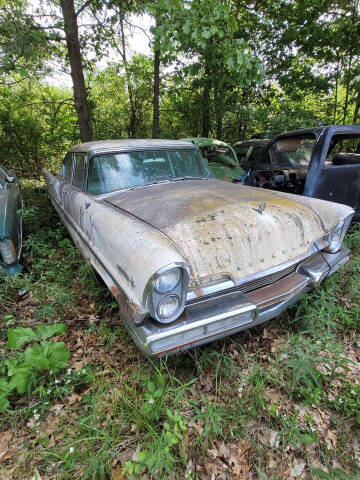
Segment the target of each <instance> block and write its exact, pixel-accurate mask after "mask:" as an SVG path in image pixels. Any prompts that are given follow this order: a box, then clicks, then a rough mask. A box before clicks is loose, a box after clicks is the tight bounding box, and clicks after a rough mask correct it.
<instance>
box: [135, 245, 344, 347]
mask: <svg viewBox="0 0 360 480" xmlns="http://www.w3.org/2000/svg"><path fill="white" fill-rule="evenodd" d="M349 256H350V251H349V250H348V249H347V248H342V249H341V250H340V251H339V252H338V253H333V254H331V253H325V252H321V253H320V252H319V253H316V254H315V255H312V256H311V257H310V258H308V259H306V260H304V261H303V262H301V263H300V264H299V266H298V267H297V270H296V272H294V273H291V274H289V275H287V276H286V277H283V278H282V279H281V280H279V281H277V282H274V283H272V284H271V285H268V286H266V287H262V288H258V289H257V290H253V291H250V292H248V293H246V294H243V293H242V292H240V291H235V292H234V291H231V292H226V290H224V291H222V292H219V294H218V295H216V296H215V297H211V298H204V299H201V298H199V300H198V301H197V302H196V303H191V304H190V305H187V306H186V308H185V310H184V312H183V314H182V315H181V316H180V317H179V318H178V319H177V320H176V321H175V322H173V323H171V324H170V325H163V324H160V323H158V322H156V321H154V320H152V319H146V320H144V321H143V323H142V324H141V325H135V324H130V323H126V327H127V329H128V330H129V333H130V334H131V336H132V337H133V339H134V341H135V343H136V344H137V345H138V346H139V347H140V348H141V350H142V351H143V352H144V353H145V354H146V355H148V356H161V355H166V354H168V353H175V352H176V351H179V350H186V349H187V348H190V347H193V346H197V345H202V344H204V343H208V342H210V341H214V340H218V339H220V338H223V337H226V336H228V335H231V334H233V333H237V332H240V331H241V330H245V329H246V328H250V327H253V326H255V325H258V324H260V323H262V322H265V321H267V320H270V319H272V318H274V317H276V316H278V315H279V314H280V313H282V312H283V311H284V310H286V309H287V308H288V307H289V306H290V305H292V304H293V303H295V302H296V301H298V300H299V299H300V298H301V297H302V296H303V295H304V294H305V293H306V292H307V291H309V290H310V289H311V288H313V287H314V286H317V285H319V284H320V283H321V282H322V281H323V280H324V279H325V278H326V277H328V276H329V275H332V274H333V273H334V272H335V271H336V270H338V268H339V267H340V266H341V265H343V264H345V263H346V262H347V261H348V260H349Z"/></svg>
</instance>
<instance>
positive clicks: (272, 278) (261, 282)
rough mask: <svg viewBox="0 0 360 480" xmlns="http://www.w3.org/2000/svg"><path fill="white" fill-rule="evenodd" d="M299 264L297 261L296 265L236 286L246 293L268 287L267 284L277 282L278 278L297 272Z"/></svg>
mask: <svg viewBox="0 0 360 480" xmlns="http://www.w3.org/2000/svg"><path fill="white" fill-rule="evenodd" d="M297 266H298V264H297V263H295V264H294V265H290V267H287V268H284V270H281V271H280V272H275V273H271V274H270V275H265V276H264V277H260V278H258V279H256V280H253V281H251V282H246V283H243V284H242V285H238V286H236V287H234V288H236V289H238V290H240V291H241V292H242V293H246V292H251V290H256V289H257V288H261V287H266V285H270V284H271V283H274V282H277V281H278V280H280V279H282V278H284V277H286V275H289V274H290V273H293V272H295V270H296V268H297Z"/></svg>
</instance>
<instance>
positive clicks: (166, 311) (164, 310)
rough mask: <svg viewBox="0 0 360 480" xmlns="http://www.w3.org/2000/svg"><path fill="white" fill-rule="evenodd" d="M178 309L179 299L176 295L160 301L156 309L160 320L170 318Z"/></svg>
mask: <svg viewBox="0 0 360 480" xmlns="http://www.w3.org/2000/svg"><path fill="white" fill-rule="evenodd" d="M179 307H180V299H179V297H178V296H176V295H169V296H168V297H165V298H163V299H162V300H161V302H160V303H159V305H158V307H157V311H158V315H159V317H161V318H171V317H172V316H173V315H174V314H175V313H176V311H177V310H178V308H179Z"/></svg>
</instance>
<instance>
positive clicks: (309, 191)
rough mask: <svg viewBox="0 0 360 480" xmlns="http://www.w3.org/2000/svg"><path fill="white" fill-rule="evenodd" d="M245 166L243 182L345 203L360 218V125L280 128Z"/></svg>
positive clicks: (356, 217)
mask: <svg viewBox="0 0 360 480" xmlns="http://www.w3.org/2000/svg"><path fill="white" fill-rule="evenodd" d="M247 167H248V171H247V174H246V175H245V176H244V177H243V179H242V183H244V184H245V185H251V186H257V187H261V188H268V189H271V190H276V191H281V192H288V193H296V194H299V195H305V196H307V197H314V198H321V199H323V200H329V201H331V202H337V203H344V204H345V205H349V206H350V207H352V208H353V209H354V210H355V215H354V221H359V220H360V125H331V126H327V127H317V128H307V129H303V130H296V131H292V132H287V133H282V134H280V135H277V136H276V137H274V138H272V139H271V140H269V142H268V143H267V144H266V146H265V147H264V148H262V149H259V151H258V152H257V155H254V156H253V160H252V163H251V165H247Z"/></svg>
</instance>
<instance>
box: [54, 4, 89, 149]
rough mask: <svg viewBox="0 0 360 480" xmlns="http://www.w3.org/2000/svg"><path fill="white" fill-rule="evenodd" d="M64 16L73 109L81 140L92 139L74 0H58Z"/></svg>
mask: <svg viewBox="0 0 360 480" xmlns="http://www.w3.org/2000/svg"><path fill="white" fill-rule="evenodd" d="M60 4H61V10H62V13H63V17H64V30H65V37H66V45H67V50H68V56H69V62H70V68H71V78H72V81H73V88H74V100H75V109H76V113H77V117H78V123H79V127H80V136H81V140H82V141H83V142H89V141H91V140H92V139H93V133H92V126H91V120H90V113H89V106H88V102H87V93H86V87H85V79H84V71H83V65H82V59H81V50H80V42H79V31H78V24H77V16H76V13H75V7H74V0H60Z"/></svg>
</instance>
